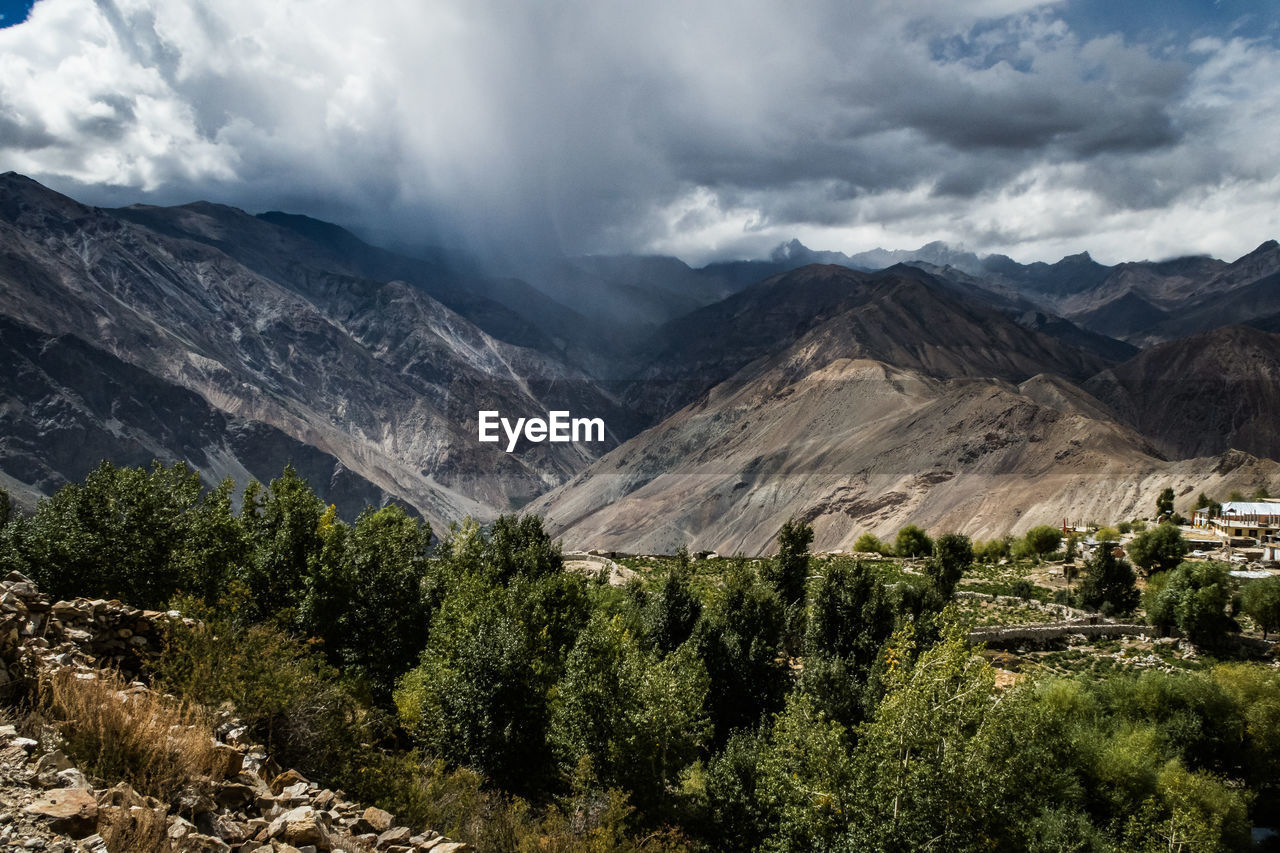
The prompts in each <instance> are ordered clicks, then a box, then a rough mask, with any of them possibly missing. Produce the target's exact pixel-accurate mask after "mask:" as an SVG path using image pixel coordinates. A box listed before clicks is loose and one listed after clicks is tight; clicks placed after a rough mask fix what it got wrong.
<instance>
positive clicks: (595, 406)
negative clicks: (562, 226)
mask: <svg viewBox="0 0 1280 853" xmlns="http://www.w3.org/2000/svg"><path fill="white" fill-rule="evenodd" d="M145 214H146V215H145V216H143V215H140V214H139V212H138V211H134V212H133V213H131V214H129V215H121V214H119V213H118V212H113V211H106V210H100V209H95V208H90V207H86V206H83V205H80V204H78V203H76V202H74V201H72V200H71V199H68V198H66V197H64V196H60V195H58V194H56V193H53V192H51V191H49V190H47V189H45V188H43V187H41V186H40V185H39V184H36V183H35V182H33V181H30V180H28V179H26V178H22V177H21V176H16V175H12V174H9V175H6V176H3V178H0V247H3V249H2V252H0V284H2V285H3V286H0V314H2V315H5V316H7V317H9V318H11V319H12V320H14V321H16V322H17V323H20V324H22V325H24V326H27V327H29V328H31V329H34V330H36V331H38V332H39V333H41V334H44V335H47V336H50V337H55V338H60V337H62V336H68V335H69V336H73V337H75V338H77V339H79V340H80V341H82V342H84V343H85V344H88V345H89V346H91V347H94V348H97V349H99V350H102V351H104V352H105V353H106V354H108V355H109V356H111V357H113V358H114V359H115V360H117V361H118V362H122V363H124V364H126V365H129V366H131V367H133V368H136V369H137V370H139V371H142V372H144V373H145V374H147V375H148V376H150V377H152V378H154V380H155V381H157V382H159V383H162V384H163V385H167V386H175V387H177V388H179V389H185V390H187V391H189V392H192V393H194V394H196V395H198V396H199V397H200V398H202V399H203V401H204V402H205V403H206V404H207V405H208V406H209V407H211V408H212V409H215V410H217V411H219V412H221V413H223V415H225V416H227V417H229V418H231V419H233V420H234V421H235V422H236V423H245V424H260V425H262V428H263V429H264V431H265V432H264V434H271V435H274V433H272V432H271V430H275V431H278V432H279V433H281V434H282V435H283V437H285V438H287V439H292V441H294V442H296V443H298V444H301V445H305V446H306V447H308V448H311V451H308V453H310V454H311V455H313V456H314V455H315V454H319V456H321V457H332V458H333V459H335V460H336V462H335V467H334V468H333V470H332V472H329V475H328V476H324V472H319V473H320V476H319V477H318V478H317V479H318V483H319V484H323V483H325V482H328V481H329V480H330V479H331V478H332V477H334V476H337V475H338V473H337V472H338V468H337V465H338V463H340V464H341V467H342V468H343V469H345V470H347V471H349V472H351V473H352V474H353V475H355V481H357V482H358V481H365V482H366V483H367V484H370V485H369V486H368V488H367V489H366V490H365V493H364V494H365V495H372V494H379V495H380V494H386V495H391V496H394V497H396V498H399V499H400V500H403V501H405V502H406V503H408V504H409V505H411V506H413V507H414V508H416V509H417V510H418V511H419V512H421V513H422V514H423V515H424V516H426V517H427V518H428V519H430V520H432V521H433V522H436V523H446V522H448V521H452V520H456V519H458V518H461V517H463V516H464V515H467V514H472V515H475V516H477V517H480V518H487V517H491V516H492V515H493V514H495V513H496V511H498V510H501V509H506V508H508V507H509V506H511V505H513V504H514V503H520V502H523V501H525V500H528V499H529V498H531V497H533V496H534V495H537V494H539V493H541V492H543V491H545V490H546V489H548V488H550V487H551V486H554V485H556V484H558V483H560V482H562V481H563V480H565V479H567V478H568V477H569V476H570V475H571V474H572V473H574V472H576V471H577V470H579V469H580V468H581V467H582V466H583V465H585V464H586V463H587V462H588V461H590V460H591V458H593V457H594V455H595V454H596V453H597V452H599V450H600V449H603V448H600V447H599V446H593V445H589V444H577V445H572V444H557V445H550V444H542V445H538V446H535V447H532V448H529V449H526V450H525V452H523V453H520V454H508V453H504V452H503V451H502V450H501V449H499V448H497V447H496V446H494V445H480V444H478V442H477V441H476V440H475V433H476V413H477V411H478V410H481V409H497V410H499V411H504V412H509V413H513V414H516V413H518V414H520V415H525V416H530V415H534V414H542V413H545V412H546V411H547V410H548V409H560V408H566V409H569V410H570V411H574V410H577V411H589V412H591V414H592V415H594V416H603V417H604V418H605V419H606V424H609V425H610V426H611V427H614V428H621V426H620V425H622V424H625V423H626V421H627V415H626V413H625V412H624V410H622V409H621V407H620V406H618V405H617V404H616V403H615V402H614V401H613V399H612V398H611V397H610V396H609V395H608V394H607V393H606V392H604V391H603V390H602V389H601V388H600V387H599V386H598V385H597V384H596V383H595V382H594V381H593V380H591V379H590V377H588V376H587V375H586V374H584V373H582V372H581V371H580V370H578V369H576V368H573V367H570V366H568V365H566V364H565V363H564V362H562V361H560V360H559V359H558V358H556V357H555V355H554V353H552V354H547V353H544V352H540V351H537V350H534V349H531V348H528V347H521V346H516V345H513V344H511V343H508V342H506V341H503V340H501V339H499V338H496V337H494V336H493V335H491V334H489V333H487V332H485V331H484V330H483V329H482V328H480V327H479V326H477V325H476V324H475V323H473V322H471V321H470V320H467V319H466V318H464V317H462V316H461V315H460V314H458V313H457V312H455V311H453V310H451V309H450V308H449V307H447V306H446V305H444V304H443V303H442V302H440V301H439V300H437V299H435V298H434V297H433V296H431V295H430V294H429V293H428V292H427V291H426V289H425V288H424V287H420V286H415V285H414V284H412V283H410V282H406V281H403V280H390V281H380V280H377V279H369V278H364V277H361V276H360V275H356V274H352V271H350V270H344V269H343V268H341V267H339V266H337V265H336V264H332V265H331V264H327V263H326V261H325V258H324V257H323V256H322V255H319V254H315V253H312V252H310V251H309V250H308V249H307V248H306V246H305V245H302V246H300V245H298V243H297V240H298V239H300V238H297V237H296V232H295V231H293V230H291V229H288V228H283V227H281V226H279V225H276V224H273V223H271V222H268V221H264V220H261V219H257V218H255V217H251V216H249V215H247V214H244V213H242V212H239V211H234V210H231V209H228V208H219V207H214V206H207V205H190V206H187V207H184V208H176V209H172V210H169V211H167V212H164V211H162V212H157V211H155V210H148V211H146V212H145ZM193 235H197V236H193ZM357 272H358V271H357ZM11 358H15V359H20V358H21V357H20V356H19V355H13V356H11ZM110 369H115V368H114V367H112V368H110ZM88 380H89V376H85V377H84V380H83V381H85V382H87V381H88ZM77 390H78V389H77ZM32 393H34V392H32ZM165 419H166V413H165V411H164V410H163V408H160V409H158V410H157V421H158V422H163V421H164V420H165ZM135 426H136V424H135ZM57 427H58V424H57V423H56V422H54V421H50V420H49V419H45V420H43V421H41V420H39V419H37V421H34V422H33V421H30V420H28V423H27V427H26V429H27V432H28V433H30V437H31V440H32V441H38V442H46V443H55V444H56V443H57V442H58V441H59V440H62V439H66V440H71V439H70V436H71V433H65V434H63V433H59V431H58V429H57ZM108 436H113V437H115V438H119V439H120V441H119V442H118V448H117V445H116V444H111V445H109V446H108V445H103V446H101V447H100V448H98V449H99V450H101V451H103V452H106V451H110V454H109V455H112V456H114V455H116V454H117V452H119V454H120V455H122V456H129V455H130V454H131V453H133V454H135V455H136V452H137V448H136V446H135V445H138V444H141V445H143V446H147V445H148V444H149V445H151V446H165V445H166V443H171V442H169V440H168V439H165V438H164V437H163V436H158V437H152V438H151V439H149V440H148V441H142V442H138V441H136V440H133V441H132V443H131V442H130V440H129V439H128V438H127V437H122V436H123V433H121V432H120V431H119V430H115V429H114V428H111V429H107V430H106V431H105V432H103V431H101V430H99V432H98V437H99V438H100V439H102V440H104V441H105V440H108ZM206 438H207V437H199V436H190V435H184V436H182V437H181V440H183V441H187V442H188V443H192V442H194V443H198V444H201V447H202V448H203V449H204V450H205V451H214V450H215V447H222V448H224V449H225V448H226V447H228V446H229V445H226V444H225V443H222V444H220V443H219V442H218V441H213V442H212V444H208V443H207V442H206ZM112 440H114V439H112ZM610 441H612V438H611V439H610ZM202 442H203V443H202ZM250 445H252V443H250ZM86 449H87V448H86ZM74 450H75V448H73V447H70V446H64V447H62V448H58V447H53V448H52V449H50V450H49V451H48V453H49V455H51V456H57V455H58V454H59V453H62V454H63V455H64V456H65V455H67V454H70V453H72V452H73V451H74ZM215 455H216V452H215ZM224 455H225V454H224ZM272 455H273V456H275V457H276V458H275V459H274V460H273V462H274V464H275V467H276V470H278V469H279V466H281V465H283V463H284V461H286V458H283V457H286V454H285V453H280V454H272ZM289 455H291V454H289ZM233 456H234V459H228V458H224V459H223V460H222V462H221V463H219V465H220V466H221V469H227V470H238V469H243V470H246V471H249V472H252V473H255V474H256V473H258V471H259V470H261V465H260V464H258V463H255V462H252V461H251V460H249V459H242V458H240V455H239V454H233ZM179 458H184V457H179ZM12 459H13V457H6V458H4V459H0V469H3V470H4V471H5V472H7V473H8V475H9V476H10V477H12V478H13V479H15V480H20V481H22V482H24V483H27V484H28V485H33V484H34V482H35V479H28V478H26V476H25V474H24V475H23V476H18V473H20V472H18V469H17V468H15V467H14V465H15V464H17V463H15V462H13V461H11V460H12ZM196 461H197V463H198V462H199V460H196ZM219 465H212V466H210V473H213V472H214V471H216V470H219ZM202 469H203V468H202ZM61 473H62V475H63V476H68V477H72V478H78V476H80V475H81V474H82V472H80V471H79V470H78V467H77V466H71V467H70V468H68V469H67V470H65V471H62V472H61ZM46 476H47V475H46Z"/></svg>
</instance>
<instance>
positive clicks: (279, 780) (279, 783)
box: [271, 770, 311, 794]
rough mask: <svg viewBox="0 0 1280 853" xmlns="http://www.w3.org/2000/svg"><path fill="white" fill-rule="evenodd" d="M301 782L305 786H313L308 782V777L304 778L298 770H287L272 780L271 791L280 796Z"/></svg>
mask: <svg viewBox="0 0 1280 853" xmlns="http://www.w3.org/2000/svg"><path fill="white" fill-rule="evenodd" d="M299 782H301V783H302V784H303V785H309V784H311V783H310V782H309V781H308V780H307V777H306V776H303V775H302V774H301V773H299V772H298V771H297V770H286V771H284V772H283V773H280V774H278V775H277V776H276V777H275V778H274V779H272V780H271V790H272V791H273V792H275V793H277V794H278V793H280V792H281V791H283V790H284V789H285V788H287V787H289V786H290V785H296V784H297V783H299Z"/></svg>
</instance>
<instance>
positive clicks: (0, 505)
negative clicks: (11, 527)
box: [0, 489, 13, 530]
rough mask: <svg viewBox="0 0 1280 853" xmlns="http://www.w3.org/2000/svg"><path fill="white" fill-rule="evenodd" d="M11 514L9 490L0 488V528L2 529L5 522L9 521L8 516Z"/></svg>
mask: <svg viewBox="0 0 1280 853" xmlns="http://www.w3.org/2000/svg"><path fill="white" fill-rule="evenodd" d="M12 515H13V502H12V501H11V500H10V498H9V492H8V491H6V490H5V489H0V530H4V527H5V525H6V524H8V523H9V518H10V516H12Z"/></svg>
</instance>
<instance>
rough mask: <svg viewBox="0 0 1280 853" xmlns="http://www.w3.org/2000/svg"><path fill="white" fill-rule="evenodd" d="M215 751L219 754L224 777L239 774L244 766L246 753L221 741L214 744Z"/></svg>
mask: <svg viewBox="0 0 1280 853" xmlns="http://www.w3.org/2000/svg"><path fill="white" fill-rule="evenodd" d="M213 752H214V754H215V755H217V756H218V763H219V765H220V766H219V772H220V775H221V776H222V777H223V778H224V779H229V778H231V777H232V776H236V775H238V774H239V773H240V771H241V770H242V769H243V768H244V753H242V752H241V751H240V750H238V749H236V748H235V747H233V746H227V745H226V744H225V743H220V744H217V745H216V746H214V748H213Z"/></svg>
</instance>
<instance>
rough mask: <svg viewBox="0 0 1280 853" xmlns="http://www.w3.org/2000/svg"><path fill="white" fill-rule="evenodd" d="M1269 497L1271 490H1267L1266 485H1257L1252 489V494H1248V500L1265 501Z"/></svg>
mask: <svg viewBox="0 0 1280 853" xmlns="http://www.w3.org/2000/svg"><path fill="white" fill-rule="evenodd" d="M1270 499H1271V492H1270V491H1268V490H1267V487H1266V486H1258V488H1256V489H1254V490H1253V494H1252V495H1250V496H1249V500H1251V501H1265V500H1270Z"/></svg>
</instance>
